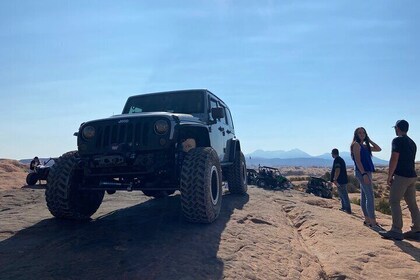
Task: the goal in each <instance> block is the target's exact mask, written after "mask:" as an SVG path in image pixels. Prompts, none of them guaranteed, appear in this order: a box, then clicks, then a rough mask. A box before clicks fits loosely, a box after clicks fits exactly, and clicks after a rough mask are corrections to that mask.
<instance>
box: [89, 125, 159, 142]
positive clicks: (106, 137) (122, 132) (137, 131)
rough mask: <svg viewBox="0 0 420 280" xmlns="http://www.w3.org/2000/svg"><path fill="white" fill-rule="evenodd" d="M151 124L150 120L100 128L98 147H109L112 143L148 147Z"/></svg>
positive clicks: (97, 140)
mask: <svg viewBox="0 0 420 280" xmlns="http://www.w3.org/2000/svg"><path fill="white" fill-rule="evenodd" d="M150 127H151V125H150V123H149V122H137V123H134V124H133V123H121V124H113V125H105V126H103V127H100V128H99V131H98V137H97V139H96V143H95V145H96V148H98V149H101V148H109V147H110V146H111V145H119V144H127V145H128V146H130V147H132V146H136V147H147V145H148V144H149V143H148V140H149V137H150V132H151V129H150Z"/></svg>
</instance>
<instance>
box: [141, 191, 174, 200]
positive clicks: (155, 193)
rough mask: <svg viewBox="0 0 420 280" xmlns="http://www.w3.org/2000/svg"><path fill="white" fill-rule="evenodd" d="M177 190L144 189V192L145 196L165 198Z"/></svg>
mask: <svg viewBox="0 0 420 280" xmlns="http://www.w3.org/2000/svg"><path fill="white" fill-rule="evenodd" d="M174 192H175V191H157V190H144V191H143V193H144V195H145V196H151V197H154V198H164V197H167V196H170V195H171V194H173V193H174Z"/></svg>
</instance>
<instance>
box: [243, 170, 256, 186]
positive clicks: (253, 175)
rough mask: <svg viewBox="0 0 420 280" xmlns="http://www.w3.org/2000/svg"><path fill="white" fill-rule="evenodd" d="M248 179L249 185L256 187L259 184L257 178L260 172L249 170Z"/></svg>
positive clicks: (247, 171)
mask: <svg viewBox="0 0 420 280" xmlns="http://www.w3.org/2000/svg"><path fill="white" fill-rule="evenodd" d="M246 173H247V175H246V177H247V182H248V184H249V185H256V184H257V178H258V172H257V171H256V170H255V169H252V168H248V169H247V170H246Z"/></svg>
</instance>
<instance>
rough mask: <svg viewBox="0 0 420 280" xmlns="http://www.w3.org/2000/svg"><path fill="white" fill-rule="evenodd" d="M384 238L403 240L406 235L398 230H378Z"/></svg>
mask: <svg viewBox="0 0 420 280" xmlns="http://www.w3.org/2000/svg"><path fill="white" fill-rule="evenodd" d="M378 233H379V234H380V235H381V236H382V238H385V239H393V240H403V239H404V235H403V234H402V233H400V232H396V231H391V230H389V231H386V230H381V231H379V232H378Z"/></svg>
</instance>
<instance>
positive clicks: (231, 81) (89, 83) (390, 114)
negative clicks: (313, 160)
mask: <svg viewBox="0 0 420 280" xmlns="http://www.w3.org/2000/svg"><path fill="white" fill-rule="evenodd" d="M419 8H420V3H419V2H418V1H274V0H271V1H222V0H218V1H199V0H195V1H159V0H155V1H7V0H3V1H1V2H0V41H1V44H0V114H1V119H0V143H1V144H0V158H14V159H21V158H31V157H33V156H35V155H38V156H42V157H48V156H58V155H61V154H62V153H64V152H66V151H70V150H74V149H76V138H75V137H74V136H72V134H73V132H75V131H76V130H77V129H78V127H79V125H80V123H82V122H84V121H87V120H91V119H97V118H103V117H107V116H110V115H112V114H117V113H120V112H121V110H122V108H123V105H124V103H125V100H126V99H127V97H128V96H130V95H134V94H140V93H146V92H155V91H164V90H173V89H186V88H207V89H209V90H211V91H212V92H214V93H215V94H216V95H218V96H219V97H221V98H222V99H223V100H225V101H226V103H227V104H228V105H229V106H230V108H231V111H232V114H233V118H234V121H235V128H236V134H237V136H238V138H239V139H240V140H241V143H242V148H243V150H244V152H245V153H251V152H253V151H254V150H256V149H264V150H290V149H293V148H299V149H301V150H304V151H305V152H307V153H309V154H311V155H320V154H323V153H325V152H329V151H330V150H331V149H332V148H334V147H337V148H338V149H340V150H348V149H349V148H348V147H349V144H350V142H351V139H352V136H353V132H354V129H355V128H356V127H358V126H364V127H365V128H366V129H367V131H368V133H369V135H370V136H371V138H372V139H373V140H374V141H376V142H377V143H378V144H379V145H380V146H381V147H382V148H383V151H382V152H381V153H378V154H377V156H378V157H380V158H383V159H388V158H389V156H390V146H391V140H392V138H393V137H394V131H393V129H392V128H391V126H392V125H393V124H394V123H395V121H396V120H397V119H401V118H404V119H407V120H408V121H409V122H410V125H411V127H410V131H409V135H410V136H411V137H412V138H413V139H414V140H415V141H416V142H418V143H419V144H420V110H418V106H419V101H420V94H419V92H420V85H419V83H418V80H419V76H420V74H419V73H420V41H419V40H420V34H419V33H420V31H419V30H420V29H419V26H420V20H419V19H418V16H417V15H418V12H419ZM419 159H420V157H419V156H417V160H419Z"/></svg>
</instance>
